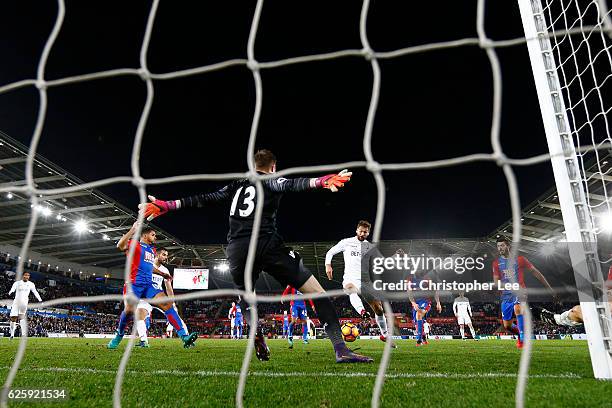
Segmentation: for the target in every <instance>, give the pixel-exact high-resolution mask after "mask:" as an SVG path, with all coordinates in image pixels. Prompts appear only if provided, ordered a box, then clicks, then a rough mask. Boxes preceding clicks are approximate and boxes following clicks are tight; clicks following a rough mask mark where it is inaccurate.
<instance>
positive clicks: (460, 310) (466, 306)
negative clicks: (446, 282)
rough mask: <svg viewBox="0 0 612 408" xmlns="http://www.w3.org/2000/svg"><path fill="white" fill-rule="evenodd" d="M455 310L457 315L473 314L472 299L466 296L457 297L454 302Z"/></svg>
mask: <svg viewBox="0 0 612 408" xmlns="http://www.w3.org/2000/svg"><path fill="white" fill-rule="evenodd" d="M453 311H454V312H455V315H457V316H471V315H472V309H471V308H470V301H469V300H468V298H466V297H465V296H463V297H461V296H459V297H457V298H455V301H454V302H453Z"/></svg>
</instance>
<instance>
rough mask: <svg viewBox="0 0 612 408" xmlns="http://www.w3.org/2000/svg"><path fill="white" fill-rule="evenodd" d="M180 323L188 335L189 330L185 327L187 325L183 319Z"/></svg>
mask: <svg viewBox="0 0 612 408" xmlns="http://www.w3.org/2000/svg"><path fill="white" fill-rule="evenodd" d="M179 319H180V317H179ZM181 323H182V324H183V329H184V330H185V335H188V334H189V330H188V329H187V325H186V324H185V322H184V321H183V319H181Z"/></svg>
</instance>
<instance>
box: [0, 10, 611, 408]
mask: <svg viewBox="0 0 612 408" xmlns="http://www.w3.org/2000/svg"><path fill="white" fill-rule="evenodd" d="M57 4H58V13H57V16H56V21H55V25H54V27H53V29H52V31H51V33H50V35H49V38H48V41H47V43H46V45H45V47H44V50H43V52H42V55H41V58H40V62H39V65H38V71H37V77H36V78H34V79H29V80H23V81H19V82H16V83H11V84H6V85H2V86H0V94H3V93H7V92H11V91H14V90H16V89H20V88H23V87H35V88H36V89H37V90H38V95H39V103H40V109H39V115H38V118H37V122H36V126H35V129H34V133H33V136H32V139H31V143H30V149H29V152H28V159H27V162H26V183H25V185H23V186H20V187H11V188H10V190H11V191H13V192H19V193H22V194H25V195H27V196H28V197H29V198H30V200H31V204H32V216H31V219H30V225H29V229H28V231H27V234H26V236H25V239H24V241H23V244H22V247H21V253H20V255H21V256H20V258H19V259H20V260H19V264H18V268H17V278H18V279H19V278H20V276H21V275H22V273H23V270H24V261H25V259H27V253H28V247H29V245H30V242H31V239H32V235H33V232H34V229H35V227H36V220H37V216H36V214H35V210H34V209H35V208H36V205H37V204H38V203H39V202H40V201H41V200H44V199H45V197H46V196H50V195H57V194H64V193H71V192H75V191H81V190H85V189H91V188H97V187H101V186H105V185H109V184H111V183H119V182H130V183H133V184H134V186H135V188H136V189H137V190H138V194H139V197H140V201H141V202H146V201H147V186H151V185H160V184H164V183H176V182H179V181H195V180H220V179H226V180H230V179H237V178H244V177H249V178H251V179H252V180H254V181H255V184H256V187H257V193H256V194H257V196H262V191H263V190H262V189H263V187H262V179H263V178H264V177H265V176H262V175H259V174H257V173H256V172H255V166H254V163H253V154H254V151H255V143H256V140H257V134H258V126H259V118H260V114H261V110H262V106H263V104H264V97H263V95H264V92H265V89H264V86H263V85H262V81H261V77H260V72H261V71H262V70H274V69H275V68H278V67H284V66H288V65H292V64H303V63H314V62H316V61H322V60H333V59H338V58H345V57H359V58H364V59H365V60H367V61H368V63H369V65H370V68H371V73H372V81H371V83H367V84H362V86H364V87H371V98H370V104H369V109H368V113H367V118H366V121H365V127H364V130H363V138H362V141H363V153H364V156H365V159H366V160H365V161H357V162H350V163H334V164H328V165H320V166H305V167H300V168H289V169H285V170H283V171H280V172H278V173H276V175H277V176H290V175H295V174H303V173H312V172H322V171H337V170H340V169H342V168H345V167H349V168H359V167H361V168H365V169H367V170H368V171H369V172H371V173H372V175H373V177H374V179H375V181H376V186H377V192H378V195H377V212H376V218H375V220H374V226H375V227H374V231H373V241H374V242H378V241H380V236H381V229H382V225H383V221H384V220H383V215H384V212H385V198H386V196H385V182H384V179H383V176H382V173H383V171H398V170H414V169H434V168H440V167H448V166H456V165H462V164H466V163H471V162H475V161H486V162H492V163H497V164H498V165H499V166H500V167H501V168H502V169H503V172H504V175H505V177H506V181H507V184H508V189H509V194H510V199H511V208H512V218H513V241H514V242H515V243H516V246H515V247H514V248H517V247H518V246H519V243H520V237H521V219H520V218H521V217H520V215H521V207H520V200H519V190H518V188H517V182H516V178H515V175H514V171H513V166H515V165H525V164H533V163H539V162H542V161H549V160H550V161H551V162H552V164H553V167H554V169H555V179H556V182H557V188H558V190H559V196H560V202H561V205H562V207H563V215H564V222H565V224H566V235H567V240H568V241H573V242H577V243H581V244H584V245H581V247H582V248H583V250H581V251H578V250H576V253H572V260H573V261H574V264H575V265H580V267H579V268H578V269H579V271H577V274H578V276H581V277H585V278H586V279H587V281H588V282H589V283H590V286H589V285H587V288H586V289H585V292H590V293H591V295H590V298H591V299H592V300H591V301H589V302H582V305H583V306H584V308H585V323H586V326H587V330H588V332H589V336H590V337H591V340H590V343H589V344H590V346H591V353H592V356H593V358H594V360H593V361H594V363H593V366H594V369H595V373H596V376H598V377H599V378H609V377H610V370H609V368H610V366H609V358H610V356H609V351H610V332H609V326H608V324H609V319H608V320H606V315H605V313H606V312H609V310H606V309H605V307H606V306H605V294H604V293H603V291H602V290H601V288H602V286H601V285H603V280H602V273H601V266H600V259H599V256H598V253H597V246H596V244H597V240H598V236H601V234H602V233H603V232H602V231H603V228H602V221H601V220H605V217H604V216H603V215H604V214H609V213H610V202H609V199H608V193H607V189H606V185H607V184H606V183H607V182H608V181H609V178H610V175H609V173H610V172H612V169H611V167H612V165H611V164H612V163H611V164H608V163H607V161H606V157H607V154H608V152H607V150H606V149H607V148H609V144H610V143H612V139H611V138H610V132H609V130H610V128H609V125H608V116H609V112H610V104H609V102H608V104H606V101H605V97H606V96H607V95H606V93H607V94H608V95H610V86H611V83H612V81H610V80H609V78H610V76H611V67H612V61H611V59H610V52H609V44H610V37H609V35H610V33H611V31H610V23H609V11H608V10H607V9H606V8H605V5H604V2H603V1H597V0H593V1H578V0H577V1H574V0H571V1H570V0H554V1H547V2H546V3H545V4H541V3H540V0H533V1H531V0H519V4H520V6H521V12H522V17H523V23H524V25H525V30H526V35H525V37H526V38H524V37H521V38H516V39H510V40H504V41H493V40H491V39H490V38H489V37H488V36H487V33H486V30H485V11H486V1H485V0H479V1H478V7H477V25H476V27H475V32H476V33H477V36H476V35H475V36H473V37H470V38H462V39H457V40H453V41H447V42H441V43H431V44H425V45H418V46H413V47H407V48H402V49H397V50H394V51H387V52H377V51H376V50H374V49H372V47H371V46H370V43H369V40H368V32H367V18H368V12H369V10H370V6H371V5H370V2H369V1H368V0H364V2H363V6H362V11H361V16H360V20H359V22H356V24H357V23H358V24H359V27H360V38H361V48H360V49H349V50H339V51H336V52H330V53H326V54H319V55H307V56H303V57H297V58H289V59H284V60H278V61H266V62H261V61H258V59H257V55H255V42H256V39H257V33H258V25H259V20H260V17H261V13H262V10H263V9H264V1H263V0H258V1H257V5H256V8H255V12H254V15H253V19H252V24H251V30H250V35H249V38H248V43H247V45H246V55H247V58H246V59H236V60H229V61H223V62H220V63H216V64H213V65H208V66H202V67H197V68H191V69H185V70H181V71H175V72H165V73H154V72H151V71H150V70H149V69H148V66H147V50H148V47H149V42H150V38H151V33H152V31H153V30H154V25H155V16H156V12H157V8H158V5H159V1H153V2H152V5H151V8H150V11H149V16H148V20H147V24H146V27H145V30H144V39H143V42H142V47H141V52H140V66H139V67H138V68H117V69H113V70H109V71H103V72H95V73H91V74H85V75H79V76H74V77H67V78H61V79H56V80H52V81H49V80H46V78H45V65H46V62H47V59H48V57H49V54H50V53H51V52H52V49H53V44H54V42H55V39H56V38H57V36H58V33H59V32H60V30H61V28H62V23H63V18H64V12H65V4H64V1H63V0H58V2H57ZM525 44H527V45H528V47H529V48H530V55H531V59H532V65H533V67H534V76H535V82H536V87H537V89H538V95H539V98H540V102H541V106H542V107H543V108H542V110H543V119H544V123H545V127H546V131H547V138H548V140H549V146H550V150H551V157H548V156H547V157H534V158H530V159H527V160H522V161H518V160H512V159H509V158H508V157H506V155H505V154H504V151H503V147H502V144H501V142H500V117H501V112H502V106H501V92H502V77H501V73H502V67H501V66H500V63H499V60H498V58H497V54H496V49H497V48H498V47H508V46H525ZM456 47H480V48H481V49H483V50H484V51H485V52H486V54H487V56H488V61H489V64H490V66H491V71H492V78H491V80H492V82H493V90H494V94H493V105H492V110H493V115H492V117H493V119H492V126H491V152H492V153H476V154H472V155H468V156H463V157H455V158H451V159H448V160H436V161H429V162H419V163H384V164H381V163H379V162H378V161H377V160H376V158H375V156H374V155H373V152H372V138H373V125H374V120H375V117H376V112H377V107H378V98H379V92H380V84H381V76H383V75H384V73H381V70H380V67H379V63H378V61H379V60H383V59H384V60H391V59H393V58H397V57H401V56H406V55H411V54H412V56H413V57H414V58H415V61H417V62H416V63H418V60H417V59H416V58H417V57H418V54H421V53H425V52H432V51H435V52H444V50H445V49H448V48H456ZM534 53H535V55H536V56H535V57H534V55H532V54H534ZM543 53H544V59H542V58H543V57H542V55H543ZM538 58H539V61H541V62H538V63H534V60H536V59H538ZM233 66H243V67H245V68H247V69H249V70H250V71H251V73H252V77H253V84H254V86H255V90H256V93H255V110H254V115H253V120H252V127H251V131H250V139H249V144H248V151H247V152H246V157H248V159H247V164H248V168H249V171H248V172H247V173H238V172H236V173H228V174H191V175H185V176H176V177H167V178H158V179H145V178H143V177H142V176H141V172H140V165H139V157H140V155H139V153H140V148H141V145H142V142H143V138H144V137H145V135H144V130H145V127H146V124H147V121H148V118H149V112H150V109H151V105H152V103H153V97H154V94H155V86H154V83H155V81H158V80H171V79H175V78H181V77H188V76H193V75H205V74H206V73H208V72H211V71H217V70H223V69H225V68H228V67H233ZM116 76H139V77H141V78H142V79H143V81H144V86H145V87H146V91H147V97H146V102H145V104H144V106H143V109H142V113H141V117H140V121H139V125H138V128H137V130H136V135H135V140H134V146H133V153H132V160H131V169H132V174H129V175H126V176H123V177H116V178H112V179H102V180H96V181H93V182H89V183H85V184H82V185H78V186H70V187H65V188H55V189H41V188H38V187H37V186H36V184H35V182H34V179H33V175H32V174H33V171H32V169H33V166H34V157H35V155H36V152H37V147H38V144H39V142H40V139H41V134H42V128H43V126H44V123H45V117H46V114H47V89H48V88H49V87H61V86H63V85H66V84H71V83H75V82H81V81H95V80H98V79H101V78H109V77H116ZM606 89H607V92H606ZM543 100H545V102H542V101H543ZM546 101H548V102H546ZM585 147H588V149H585ZM592 161H595V162H596V163H597V166H598V171H596V172H594V173H587V172H585V168H587V166H588V164H589V163H590V162H592ZM0 192H9V188H1V187H0ZM262 207H263V200H257V205H256V209H255V215H256V222H255V226H254V233H253V236H252V239H251V245H250V249H249V256H248V258H247V267H246V271H245V275H246V277H245V282H246V284H247V288H246V290H245V291H238V290H232V291H228V290H221V291H219V290H212V291H208V292H197V293H189V294H185V295H180V296H177V297H176V298H175V299H176V300H177V301H181V300H190V299H196V298H204V297H206V298H215V297H219V296H225V295H228V294H233V295H241V296H242V297H243V298H244V299H245V300H246V301H247V302H248V303H249V304H250V306H251V307H252V308H253V309H254V310H255V313H251V316H252V317H253V319H252V320H251V322H250V336H249V346H248V347H247V349H246V352H245V356H244V359H243V365H242V369H241V371H240V377H239V382H238V387H237V390H236V406H238V407H241V406H243V402H244V401H243V399H244V398H243V397H244V390H245V387H246V386H247V377H248V372H249V365H250V362H251V358H252V354H253V339H254V333H255V330H256V327H257V315H256V307H257V304H258V303H261V302H278V301H280V296H257V295H255V293H254V291H253V288H252V286H251V279H250V276H251V274H252V268H253V261H254V249H255V248H256V243H257V235H258V229H259V221H260V220H261V215H262ZM133 250H134V248H133V247H132V248H131V252H133ZM130 255H131V254H130ZM128 259H131V256H128ZM129 266H130V265H129V261H127V262H126V269H125V273H126V275H125V276H126V281H129V279H127V277H128V271H129ZM343 294H344V293H343V292H342V291H330V292H327V294H325V295H324V296H340V295H343ZM300 297H301V298H312V297H313V296H300ZM122 299H123V297H122V296H119V295H109V296H91V297H82V298H65V299H54V300H50V301H47V302H45V305H46V306H52V305H59V304H63V303H71V302H80V303H85V302H100V301H107V300H115V301H121V300H122ZM384 306H385V311H386V313H387V314H388V316H389V317H391V314H392V312H391V307H390V303H389V302H388V301H385V302H384ZM530 324H531V323H530V318H529V314H527V316H526V345H525V348H524V350H523V354H522V359H521V368H520V370H521V371H520V372H519V375H518V385H517V394H516V398H517V405H518V406H522V405H523V402H524V392H525V384H526V380H527V378H528V368H529V356H530V351H531V347H530V344H531V331H530V330H531V326H530ZM390 334H391V335H392V334H393V333H390ZM133 345H134V339H133V338H132V339H130V341H129V342H128V345H127V347H126V348H125V352H124V355H123V358H122V360H121V363H120V365H119V367H118V370H117V376H116V381H115V388H114V405H115V406H120V405H121V389H122V388H121V387H122V383H123V377H124V373H125V369H126V366H127V364H128V361H129V358H130V353H131V351H132V348H133ZM26 350H27V337H26V336H23V337H22V338H21V340H20V345H19V348H18V352H17V355H16V356H15V359H14V361H13V364H12V366H11V369H10V371H9V374H8V376H7V378H6V380H5V382H4V387H3V390H2V397H1V400H0V403H1V405H2V407H5V406H7V396H8V392H9V390H10V389H11V386H12V384H13V381H14V379H15V377H16V375H18V369H19V367H20V364H21V362H22V360H23V357H24V354H25V353H26ZM391 351H392V348H391V342H387V343H386V345H385V349H384V353H383V356H382V359H381V361H380V363H379V369H378V373H377V378H376V382H375V384H374V388H373V390H372V406H374V407H377V406H378V405H379V404H380V396H381V393H382V390H383V385H384V379H385V374H386V370H387V367H388V364H389V360H390V359H391V358H392V353H391ZM597 356H599V357H605V358H604V359H603V361H604V363H601V364H600V363H599V362H598V361H599V360H601V359H596V357H597ZM606 358H607V360H606ZM606 367H608V368H607V370H608V371H607V372H606ZM606 373H607V374H606Z"/></svg>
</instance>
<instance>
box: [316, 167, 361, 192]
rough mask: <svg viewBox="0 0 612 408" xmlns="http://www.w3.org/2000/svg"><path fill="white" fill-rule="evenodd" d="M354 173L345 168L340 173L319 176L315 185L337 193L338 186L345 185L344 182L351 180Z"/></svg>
mask: <svg viewBox="0 0 612 408" xmlns="http://www.w3.org/2000/svg"><path fill="white" fill-rule="evenodd" d="M352 175H353V173H351V172H350V171H348V170H347V169H344V170H342V171H341V172H340V173H338V174H328V175H327V176H323V177H319V178H318V179H316V180H315V186H317V187H318V188H327V189H330V190H331V191H332V192H333V193H335V192H336V191H338V188H340V187H344V183H346V182H348V181H350V180H351V176H352Z"/></svg>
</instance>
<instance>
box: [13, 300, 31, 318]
mask: <svg viewBox="0 0 612 408" xmlns="http://www.w3.org/2000/svg"><path fill="white" fill-rule="evenodd" d="M27 311H28V304H27V303H17V302H13V306H12V307H11V317H14V316H19V315H25V314H26V313H27Z"/></svg>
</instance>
